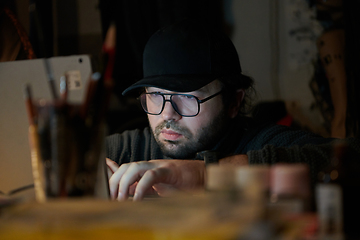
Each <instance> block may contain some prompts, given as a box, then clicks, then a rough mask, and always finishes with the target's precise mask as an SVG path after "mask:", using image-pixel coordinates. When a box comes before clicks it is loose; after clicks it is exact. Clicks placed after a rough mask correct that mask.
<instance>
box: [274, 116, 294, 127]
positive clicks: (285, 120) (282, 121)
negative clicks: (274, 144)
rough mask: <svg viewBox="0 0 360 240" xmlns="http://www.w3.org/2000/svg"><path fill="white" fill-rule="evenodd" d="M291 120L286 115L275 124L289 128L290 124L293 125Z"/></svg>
mask: <svg viewBox="0 0 360 240" xmlns="http://www.w3.org/2000/svg"><path fill="white" fill-rule="evenodd" d="M293 120H294V119H293V118H292V117H291V116H290V115H289V114H287V115H286V116H285V117H283V118H282V119H280V120H279V121H278V122H277V123H276V124H278V125H283V126H288V127H290V126H291V124H292V123H293Z"/></svg>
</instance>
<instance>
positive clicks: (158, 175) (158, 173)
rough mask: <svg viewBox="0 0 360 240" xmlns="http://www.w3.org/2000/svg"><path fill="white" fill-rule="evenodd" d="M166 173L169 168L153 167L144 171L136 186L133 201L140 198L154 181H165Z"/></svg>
mask: <svg viewBox="0 0 360 240" xmlns="http://www.w3.org/2000/svg"><path fill="white" fill-rule="evenodd" d="M168 173H169V170H168V169H166V168H155V169H150V170H148V171H146V172H145V173H144V175H143V176H142V178H141V179H140V181H139V182H138V184H137V186H136V189H135V194H134V201H140V200H142V199H143V198H144V196H145V193H146V192H147V191H148V190H149V189H150V188H152V186H153V185H155V184H156V183H160V182H166V179H167V177H168Z"/></svg>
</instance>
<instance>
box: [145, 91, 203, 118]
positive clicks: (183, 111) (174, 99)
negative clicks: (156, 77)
mask: <svg viewBox="0 0 360 240" xmlns="http://www.w3.org/2000/svg"><path fill="white" fill-rule="evenodd" d="M164 101H165V97H164V96H163V95H161V94H155V93H146V94H142V95H141V96H140V102H141V106H142V107H143V109H144V110H145V112H147V113H149V114H160V113H161V112H162V108H163V105H164ZM167 101H170V102H171V104H172V106H173V108H174V109H175V111H177V112H178V113H179V114H180V115H182V116H194V115H196V114H197V113H198V107H199V104H198V101H197V99H196V98H195V97H194V96H191V95H184V94H176V95H172V96H171V97H170V100H167Z"/></svg>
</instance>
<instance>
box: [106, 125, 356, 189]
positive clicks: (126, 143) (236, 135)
mask: <svg viewBox="0 0 360 240" xmlns="http://www.w3.org/2000/svg"><path fill="white" fill-rule="evenodd" d="M106 141H107V143H106V152H107V157H108V158H110V159H111V160H113V161H115V162H117V163H118V164H123V163H128V162H135V161H148V160H151V159H168V157H166V156H164V155H163V154H162V152H161V150H160V147H159V146H158V144H157V143H156V141H155V139H154V137H153V135H152V133H151V130H150V129H149V128H145V129H144V130H138V129H137V130H132V131H125V132H124V133H122V134H114V135H111V136H109V137H107V139H106ZM334 141H336V139H331V138H323V137H320V136H318V135H315V134H312V133H310V132H307V131H302V130H295V129H291V128H289V127H285V126H280V125H269V124H268V125H262V126H257V125H256V124H254V123H253V122H252V120H251V119H244V120H241V122H240V123H239V124H236V125H233V126H231V127H229V129H228V131H226V133H225V134H224V137H223V138H222V139H221V140H220V141H219V142H218V143H217V145H216V146H214V148H213V149H204V150H215V151H217V152H220V153H221V154H222V156H223V157H224V156H228V155H234V154H247V155H248V158H249V163H250V164H274V163H279V162H285V163H307V164H308V165H309V167H310V175H311V178H312V182H313V183H314V181H315V179H316V176H317V173H318V172H319V171H320V170H321V169H323V168H324V167H326V166H327V165H328V164H329V162H330V158H331V156H332V147H333V142H334ZM350 143H351V146H352V148H353V149H354V150H355V152H356V153H357V154H358V156H360V147H359V144H358V143H356V141H355V140H354V139H353V140H351V141H350ZM194 158H195V156H194Z"/></svg>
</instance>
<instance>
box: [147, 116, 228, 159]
mask: <svg viewBox="0 0 360 240" xmlns="http://www.w3.org/2000/svg"><path fill="white" fill-rule="evenodd" d="M228 122H229V117H228V116H227V114H226V113H225V110H224V109H223V110H222V111H221V112H219V114H218V115H217V116H216V117H215V118H214V120H213V121H211V122H210V123H209V124H208V125H207V126H203V127H201V128H200V129H199V130H198V131H197V133H196V134H193V133H191V132H190V130H189V129H188V128H186V127H182V126H179V125H178V123H177V122H174V121H164V122H162V123H161V124H159V125H158V126H156V128H155V130H154V131H153V135H154V138H155V140H156V142H157V143H158V145H159V146H160V149H161V151H162V153H163V154H164V155H165V156H167V157H170V158H173V159H193V158H194V157H195V156H196V153H198V152H200V151H204V150H211V149H212V148H213V147H214V146H215V144H216V143H217V142H219V140H220V138H221V136H222V135H223V134H224V132H225V130H226V126H228V124H227V123H228ZM164 128H167V129H171V130H174V131H176V132H178V133H180V134H182V135H183V137H184V139H182V140H181V141H177V140H175V141H172V140H167V139H165V140H163V141H160V139H159V135H160V133H161V131H162V129H164Z"/></svg>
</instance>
